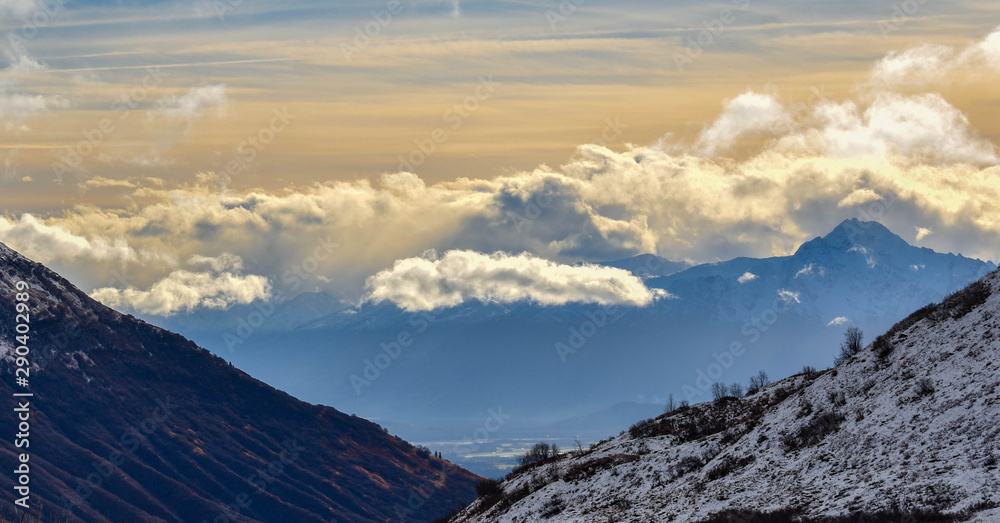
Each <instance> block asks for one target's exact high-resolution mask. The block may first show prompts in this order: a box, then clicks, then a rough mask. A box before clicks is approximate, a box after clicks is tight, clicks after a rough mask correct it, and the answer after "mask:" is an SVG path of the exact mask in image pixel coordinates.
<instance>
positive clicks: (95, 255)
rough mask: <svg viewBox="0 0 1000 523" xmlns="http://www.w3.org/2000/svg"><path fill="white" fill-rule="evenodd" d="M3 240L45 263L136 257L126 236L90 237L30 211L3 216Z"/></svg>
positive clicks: (0, 224) (0, 234)
mask: <svg viewBox="0 0 1000 523" xmlns="http://www.w3.org/2000/svg"><path fill="white" fill-rule="evenodd" d="M0 241H3V242H4V243H6V244H7V245H9V246H10V247H11V248H13V249H15V250H17V251H20V252H23V253H28V254H29V256H31V257H33V258H34V259H36V260H38V261H40V262H42V263H47V262H50V261H53V260H76V259H81V258H82V259H86V260H90V261H97V262H118V263H126V262H129V261H135V260H136V259H137V258H136V253H135V251H134V250H132V248H131V247H129V245H128V243H127V242H126V241H125V239H124V238H120V237H119V238H113V239H112V238H107V237H101V236H97V237H93V238H89V239H88V238H86V237H83V236H78V235H76V234H73V233H72V232H70V231H69V230H67V229H66V228H65V227H63V226H61V225H47V224H46V223H45V222H43V221H42V220H39V219H38V218H36V217H35V216H33V215H31V214H22V215H21V217H20V219H18V220H16V221H10V220H8V219H7V218H4V217H3V216H0Z"/></svg>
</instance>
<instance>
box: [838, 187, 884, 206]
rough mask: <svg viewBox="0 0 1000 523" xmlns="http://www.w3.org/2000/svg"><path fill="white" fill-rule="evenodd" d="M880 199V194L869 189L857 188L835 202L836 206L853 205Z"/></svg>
mask: <svg viewBox="0 0 1000 523" xmlns="http://www.w3.org/2000/svg"><path fill="white" fill-rule="evenodd" d="M881 199H882V196H881V195H879V194H878V193H877V192H875V191H873V190H871V189H868V188H864V189H858V190H856V191H854V192H852V193H851V194H848V195H847V196H845V197H844V199H842V200H840V201H839V202H837V207H854V206H856V205H863V204H866V203H868V202H875V201H878V200H881Z"/></svg>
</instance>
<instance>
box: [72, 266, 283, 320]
mask: <svg viewBox="0 0 1000 523" xmlns="http://www.w3.org/2000/svg"><path fill="white" fill-rule="evenodd" d="M190 262H191V265H196V266H197V265H207V266H208V267H209V268H210V269H211V271H206V272H192V271H188V270H183V269H181V270H176V271H173V272H171V273H170V274H169V275H168V276H167V277H166V278H164V279H162V280H160V281H158V282H156V283H155V284H154V285H153V286H152V287H151V288H150V289H149V290H146V291H144V290H140V289H137V288H135V287H132V286H129V287H127V288H125V289H124V290H122V289H116V288H113V287H103V288H99V289H94V291H93V292H91V297H93V298H94V299H96V300H98V301H100V302H101V303H104V304H105V305H107V306H109V307H112V308H117V309H121V308H124V309H129V310H133V311H136V312H139V313H143V314H155V315H158V316H171V315H173V314H176V313H178V312H181V311H185V312H191V311H193V310H195V309H199V308H206V309H226V308H229V307H231V306H233V305H236V304H244V305H245V304H248V303H252V302H254V301H256V300H266V299H269V298H270V296H271V283H270V282H269V281H268V279H267V278H265V277H263V276H257V275H241V274H239V273H238V272H239V270H240V269H241V268H242V265H243V262H242V260H241V259H239V257H238V256H233V255H228V256H220V257H218V258H207V257H192V259H191V260H190Z"/></svg>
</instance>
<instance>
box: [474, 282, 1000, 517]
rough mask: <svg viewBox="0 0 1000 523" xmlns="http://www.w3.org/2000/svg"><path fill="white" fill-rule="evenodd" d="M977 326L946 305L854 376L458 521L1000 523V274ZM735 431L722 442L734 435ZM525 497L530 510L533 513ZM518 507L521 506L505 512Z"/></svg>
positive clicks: (560, 468)
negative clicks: (790, 512) (850, 517)
mask: <svg viewBox="0 0 1000 523" xmlns="http://www.w3.org/2000/svg"><path fill="white" fill-rule="evenodd" d="M982 281H983V282H985V283H986V284H987V285H988V286H989V291H990V296H989V298H988V299H987V301H986V302H985V303H983V304H982V305H979V306H978V307H976V308H975V309H973V310H971V312H968V313H966V314H964V315H962V316H961V317H956V316H959V315H960V312H959V309H961V307H950V308H949V307H943V306H939V307H938V308H937V310H936V311H934V312H932V313H930V314H929V316H928V317H926V318H923V319H921V320H919V321H917V322H916V323H915V324H913V325H912V326H910V327H909V328H905V329H902V330H900V331H899V332H895V333H893V334H892V336H891V338H890V339H891V341H892V346H893V347H894V348H893V350H892V351H891V352H889V353H888V354H884V355H880V354H879V353H880V352H881V348H882V347H881V346H877V345H878V344H874V345H876V346H873V345H869V346H868V347H866V348H865V349H864V350H863V351H862V352H861V353H859V354H858V355H856V356H854V357H853V358H851V359H850V360H848V361H847V362H845V363H844V364H842V365H840V366H839V367H836V368H834V369H830V370H827V371H823V372H819V373H814V374H800V375H796V376H793V377H790V378H787V379H784V380H781V381H779V382H777V383H773V384H771V385H769V386H767V387H765V388H764V389H762V390H761V391H758V392H757V393H756V394H753V395H749V396H747V397H745V398H742V399H740V400H735V399H730V400H724V401H721V402H718V403H703V404H699V405H695V406H693V407H690V408H688V409H682V410H680V411H675V412H674V413H671V414H667V415H663V416H660V417H659V418H657V419H656V420H655V421H651V422H649V423H646V424H645V425H643V426H639V427H637V428H636V429H635V431H634V432H635V433H636V435H639V436H642V435H643V434H645V435H646V436H645V437H636V436H634V435H633V434H630V432H631V431H626V432H624V433H623V434H621V435H619V436H617V437H614V438H612V439H610V440H608V441H605V442H602V443H601V444H599V445H597V446H596V448H594V449H593V450H592V451H589V452H588V451H585V452H584V453H582V455H578V456H567V457H562V458H561V459H556V460H549V461H548V462H545V463H543V464H541V465H538V466H535V467H533V468H528V469H527V470H525V471H522V472H520V473H516V474H513V475H512V476H510V477H508V479H507V480H505V481H504V482H503V484H502V487H503V492H504V493H505V497H506V498H507V499H506V500H500V501H499V503H498V504H497V505H496V506H494V507H492V508H491V509H489V510H486V511H485V512H482V507H481V506H480V505H481V504H483V503H484V499H483V498H480V500H478V501H477V502H476V503H474V504H473V505H472V506H470V507H468V508H467V509H466V510H465V511H464V512H463V513H462V514H460V515H459V518H458V519H457V521H463V522H464V521H468V522H473V521H474V522H533V521H539V520H550V521H566V522H580V523H584V522H594V521H599V522H603V521H616V522H626V521H635V522H640V521H641V522H646V521H677V522H697V521H702V520H704V519H706V518H708V517H709V516H712V515H714V514H718V513H720V512H723V511H726V510H735V509H741V510H759V511H764V512H766V511H773V510H778V509H784V508H796V509H801V510H802V514H803V515H805V516H810V517H820V516H834V515H845V514H849V513H857V512H868V513H872V512H877V511H880V510H892V509H897V508H898V509H902V510H903V511H910V510H922V509H932V510H940V511H944V512H961V511H970V512H973V513H976V514H975V516H974V517H975V518H977V519H974V521H983V522H985V521H1000V510H997V509H992V510H988V509H989V507H991V506H995V505H996V504H1000V470H998V464H997V462H998V461H1000V401H998V398H1000V366H998V362H997V357H998V356H1000V314H998V313H1000V272H993V273H992V274H990V275H988V276H987V277H986V278H984V279H983V280H982ZM723 428H724V429H725V430H722V429H723ZM518 498H520V499H518ZM508 503H510V504H511V506H505V505H507V504H508Z"/></svg>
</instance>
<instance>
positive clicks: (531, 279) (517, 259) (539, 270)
mask: <svg viewBox="0 0 1000 523" xmlns="http://www.w3.org/2000/svg"><path fill="white" fill-rule="evenodd" d="M367 288H368V294H367V299H368V300H370V301H373V302H376V303H378V302H383V301H390V302H393V303H395V304H396V305H398V306H399V307H400V308H402V309H405V310H408V311H419V310H433V309H437V308H441V307H453V306H456V305H459V304H461V303H464V302H466V301H472V300H475V301H480V302H483V303H514V302H520V301H530V302H534V303H538V304H541V305H565V304H567V303H598V304H602V305H621V304H624V305H636V306H644V305H648V304H650V303H652V302H653V301H654V300H655V299H657V298H660V297H666V296H668V295H667V294H666V293H665V292H664V291H662V290H659V289H654V290H650V289H648V288H646V286H645V285H644V284H643V283H642V281H641V280H640V279H639V278H637V277H635V276H633V275H632V274H631V273H629V272H628V271H625V270H623V269H617V268H613V267H603V266H596V265H579V266H574V265H562V264H558V263H555V262H552V261H550V260H545V259H542V258H538V257H535V256H532V255H530V254H526V253H523V254H519V255H516V256H514V255H509V254H506V253H502V252H497V253H493V254H491V255H488V254H483V253H478V252H474V251H457V250H456V251H448V252H446V253H445V254H444V255H443V256H441V257H440V258H438V257H429V258H407V259H404V260H398V261H397V262H396V263H394V264H393V266H392V268H391V269H386V270H384V271H381V272H379V273H377V274H375V275H374V276H372V277H371V278H369V279H368V282H367Z"/></svg>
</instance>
